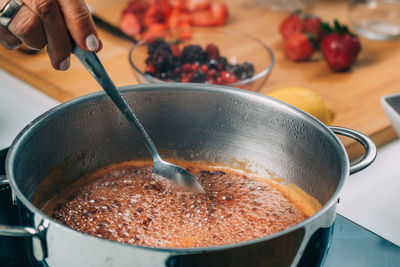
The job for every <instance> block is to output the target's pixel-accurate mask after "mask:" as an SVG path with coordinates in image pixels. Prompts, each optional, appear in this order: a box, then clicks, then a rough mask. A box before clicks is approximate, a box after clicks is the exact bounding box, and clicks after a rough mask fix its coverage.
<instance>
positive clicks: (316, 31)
mask: <svg viewBox="0 0 400 267" xmlns="http://www.w3.org/2000/svg"><path fill="white" fill-rule="evenodd" d="M321 25H322V22H321V19H320V18H319V17H317V16H315V15H313V14H303V13H301V11H299V10H297V11H295V12H293V13H292V14H291V15H289V16H288V17H287V18H285V19H284V20H283V21H282V23H281V25H280V27H279V32H280V34H281V35H282V37H283V38H284V39H286V38H288V37H289V35H290V34H291V33H293V32H306V33H309V34H312V35H313V36H314V37H315V39H316V40H320V39H321V36H322V30H321V29H322V27H321Z"/></svg>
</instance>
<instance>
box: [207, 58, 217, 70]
mask: <svg viewBox="0 0 400 267" xmlns="http://www.w3.org/2000/svg"><path fill="white" fill-rule="evenodd" d="M207 66H208V68H209V69H217V67H218V62H217V61H216V60H215V59H210V60H208V62H207Z"/></svg>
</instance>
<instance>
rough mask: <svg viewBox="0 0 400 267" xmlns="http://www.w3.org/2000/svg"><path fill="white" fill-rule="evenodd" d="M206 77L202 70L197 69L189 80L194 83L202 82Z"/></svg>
mask: <svg viewBox="0 0 400 267" xmlns="http://www.w3.org/2000/svg"><path fill="white" fill-rule="evenodd" d="M206 79H207V75H206V74H205V73H204V72H203V71H202V70H197V71H196V72H195V73H194V74H193V78H192V80H191V82H194V83H203V82H205V81H206Z"/></svg>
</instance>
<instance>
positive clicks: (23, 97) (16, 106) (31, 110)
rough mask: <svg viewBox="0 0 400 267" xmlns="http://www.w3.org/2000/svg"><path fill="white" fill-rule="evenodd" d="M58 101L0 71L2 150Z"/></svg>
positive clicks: (0, 147)
mask: <svg viewBox="0 0 400 267" xmlns="http://www.w3.org/2000/svg"><path fill="white" fill-rule="evenodd" d="M57 104H58V102H57V101H55V100H54V99H52V98H50V97H48V96H47V95H45V94H43V93H41V92H39V91H38V90H36V89H35V88H33V87H32V86H30V85H28V84H26V83H25V82H22V81H21V80H18V79H17V78H15V77H13V76H11V75H10V74H8V73H6V72H5V71H3V70H2V69H0V149H3V148H6V147H9V146H10V145H11V143H12V141H13V140H14V138H15V137H16V136H17V134H18V133H19V132H20V131H21V130H22V129H23V128H24V127H25V126H26V125H27V124H28V123H30V122H31V121H32V120H33V119H35V118H36V117H38V116H39V115H40V114H42V113H44V112H45V111H46V110H48V109H50V108H52V107H54V106H56V105H57Z"/></svg>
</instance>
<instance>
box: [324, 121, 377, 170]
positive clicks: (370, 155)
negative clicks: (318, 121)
mask: <svg viewBox="0 0 400 267" xmlns="http://www.w3.org/2000/svg"><path fill="white" fill-rule="evenodd" d="M328 128H329V129H330V130H331V131H332V132H334V133H335V134H338V135H343V136H346V137H349V138H352V139H354V140H356V141H357V142H359V143H360V144H361V145H362V146H363V147H364V149H365V153H364V156H363V157H362V158H361V160H359V161H358V162H357V163H355V164H353V165H350V174H354V173H356V172H359V171H361V170H363V169H365V168H366V167H368V166H369V165H370V164H371V163H372V162H373V161H374V160H375V158H376V152H377V150H376V145H375V143H374V142H373V141H372V140H371V138H369V137H368V136H366V135H365V134H363V133H360V132H358V131H356V130H352V129H349V128H344V127H338V126H328Z"/></svg>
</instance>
